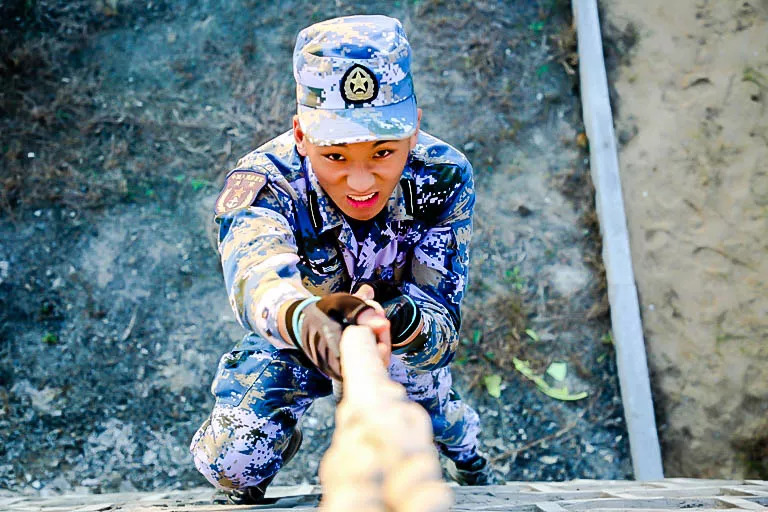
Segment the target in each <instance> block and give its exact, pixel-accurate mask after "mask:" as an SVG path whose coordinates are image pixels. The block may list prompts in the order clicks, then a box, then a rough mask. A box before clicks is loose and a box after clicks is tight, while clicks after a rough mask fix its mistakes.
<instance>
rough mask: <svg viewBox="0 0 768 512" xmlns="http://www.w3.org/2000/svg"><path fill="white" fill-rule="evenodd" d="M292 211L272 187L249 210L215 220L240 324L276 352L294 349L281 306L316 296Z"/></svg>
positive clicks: (226, 274)
mask: <svg viewBox="0 0 768 512" xmlns="http://www.w3.org/2000/svg"><path fill="white" fill-rule="evenodd" d="M289 212H290V204H288V200H287V199H284V198H283V199H282V200H281V198H280V197H279V195H277V194H273V193H272V191H271V190H270V188H268V189H267V190H266V191H264V192H263V193H262V194H261V195H260V196H259V198H257V199H256V201H255V202H254V204H252V205H251V206H249V207H248V208H244V209H241V210H237V211H235V212H232V213H226V214H224V215H220V216H218V217H217V218H216V222H218V223H219V244H218V246H219V254H220V256H221V265H222V270H223V273H224V283H225V285H226V289H227V294H228V295H229V303H230V305H231V306H232V310H233V311H234V313H235V316H236V317H237V321H238V322H239V323H240V325H242V326H243V327H244V328H245V329H246V330H248V331H252V332H255V333H257V334H259V335H261V336H262V337H264V338H265V339H266V340H267V341H269V342H270V343H271V344H272V345H274V346H275V347H277V348H289V347H292V345H291V344H290V343H289V341H288V340H284V339H283V338H282V336H281V335H280V331H279V330H278V323H277V319H278V311H279V309H280V306H281V305H282V304H283V303H285V302H287V301H290V300H300V299H303V298H306V297H309V296H310V295H311V294H310V293H309V291H308V290H306V289H305V288H304V286H303V285H302V282H301V274H300V273H299V270H298V268H297V266H296V265H297V263H298V261H299V257H298V255H297V252H298V251H297V246H296V238H295V236H294V230H293V227H292V225H291V223H290V222H289V220H288V219H289V218H291V215H290V213H289Z"/></svg>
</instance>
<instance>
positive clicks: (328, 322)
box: [285, 293, 373, 380]
mask: <svg viewBox="0 0 768 512" xmlns="http://www.w3.org/2000/svg"><path fill="white" fill-rule="evenodd" d="M368 309H373V308H372V307H371V306H369V305H368V304H366V303H365V301H364V300H362V299H360V298H358V297H355V296H354V295H352V294H349V293H332V294H330V295H326V296H325V297H309V298H307V299H304V300H301V301H296V302H294V303H292V304H291V305H290V306H288V308H287V310H286V318H285V327H286V330H287V331H288V335H289V336H290V337H291V341H293V344H294V345H295V346H296V348H298V349H299V350H301V351H302V352H303V353H304V355H305V356H307V358H308V359H309V360H310V361H311V362H312V364H314V365H315V366H316V367H317V368H318V369H319V370H320V371H321V372H323V373H324V374H326V375H328V376H329V377H331V378H334V379H337V380H341V360H340V357H341V353H340V351H339V344H340V342H341V333H342V332H343V331H344V328H345V327H347V326H348V325H353V324H355V323H356V321H357V317H358V316H359V315H360V313H362V312H363V311H366V310H368Z"/></svg>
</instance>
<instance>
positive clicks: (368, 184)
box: [347, 166, 376, 194]
mask: <svg viewBox="0 0 768 512" xmlns="http://www.w3.org/2000/svg"><path fill="white" fill-rule="evenodd" d="M375 183H376V178H375V177H374V175H373V173H372V172H371V171H370V170H368V169H367V168H366V167H364V166H356V167H355V168H353V169H350V171H349V174H347V187H349V189H350V190H351V191H352V192H353V193H356V194H363V193H366V192H369V191H370V190H371V189H372V188H373V186H374V184H375Z"/></svg>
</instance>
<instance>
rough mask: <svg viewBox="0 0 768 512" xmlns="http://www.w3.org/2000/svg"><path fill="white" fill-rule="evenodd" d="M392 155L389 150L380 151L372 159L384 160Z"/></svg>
mask: <svg viewBox="0 0 768 512" xmlns="http://www.w3.org/2000/svg"><path fill="white" fill-rule="evenodd" d="M392 153H393V151H392V150H391V149H380V150H378V151H377V152H376V153H374V154H373V158H386V157H388V156H389V155H391V154H392Z"/></svg>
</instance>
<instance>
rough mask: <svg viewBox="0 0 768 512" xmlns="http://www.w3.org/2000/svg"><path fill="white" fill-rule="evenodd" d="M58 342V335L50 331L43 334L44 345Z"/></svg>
mask: <svg viewBox="0 0 768 512" xmlns="http://www.w3.org/2000/svg"><path fill="white" fill-rule="evenodd" d="M58 342H59V337H58V336H56V335H55V334H54V333H52V332H46V333H45V334H44V335H43V343H45V344H46V345H56V344H57V343H58Z"/></svg>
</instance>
